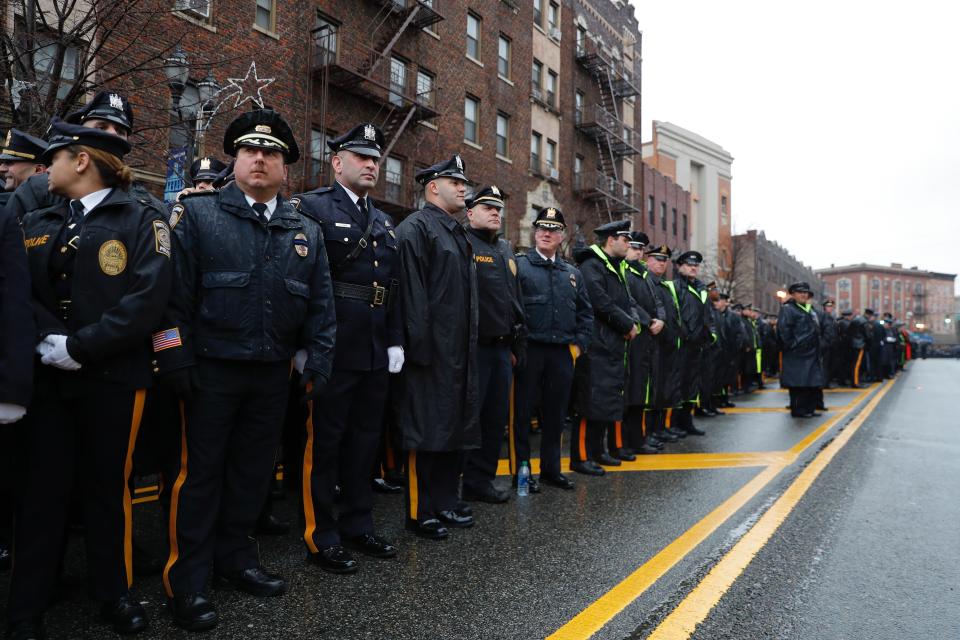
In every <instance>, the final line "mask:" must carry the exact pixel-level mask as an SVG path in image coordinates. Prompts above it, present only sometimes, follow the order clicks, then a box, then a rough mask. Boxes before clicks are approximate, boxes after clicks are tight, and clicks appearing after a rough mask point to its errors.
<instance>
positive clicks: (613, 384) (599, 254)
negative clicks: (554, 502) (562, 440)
mask: <svg viewBox="0 0 960 640" xmlns="http://www.w3.org/2000/svg"><path fill="white" fill-rule="evenodd" d="M593 232H594V234H595V235H596V236H597V238H598V242H597V243H596V244H593V245H591V246H590V247H589V248H588V249H585V250H582V251H580V252H579V254H578V255H576V256H575V259H577V260H578V262H579V266H580V271H581V273H583V279H584V283H585V284H586V285H587V294H588V295H589V296H590V304H591V305H592V306H593V336H592V339H591V340H590V346H589V347H587V351H586V353H585V354H584V355H583V356H582V357H581V358H580V359H579V360H578V361H577V368H576V372H575V384H576V393H577V415H578V416H579V417H580V420H578V421H577V424H575V432H576V433H575V435H574V436H573V437H571V438H570V468H571V469H572V470H573V471H576V472H578V473H584V474H587V475H593V476H600V475H603V474H604V469H603V466H612V467H617V466H620V464H621V462H620V461H621V460H630V459H632V458H633V456H629V455H624V454H623V453H622V452H620V451H619V449H617V450H615V451H611V452H607V451H606V449H605V439H606V435H607V433H608V432H609V431H613V432H614V437H616V433H617V429H620V430H621V439H620V442H621V443H622V421H623V413H624V407H625V405H624V390H625V387H626V381H627V350H628V347H629V344H630V341H631V340H633V339H634V338H635V337H636V336H637V334H638V332H639V331H638V329H637V323H638V317H637V312H636V308H635V307H636V303H635V302H634V301H633V298H631V297H630V292H629V290H628V288H627V283H626V279H625V276H624V273H623V272H622V270H621V264H622V262H623V260H624V259H625V258H626V256H627V250H628V249H629V248H630V221H629V220H617V221H614V222H608V223H606V224H604V225H601V226H599V227H597V228H595V229H594V230H593ZM618 445H619V446H622V445H621V444H619V443H618Z"/></svg>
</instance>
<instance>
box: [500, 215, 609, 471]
mask: <svg viewBox="0 0 960 640" xmlns="http://www.w3.org/2000/svg"><path fill="white" fill-rule="evenodd" d="M533 224H534V226H535V227H544V228H547V229H556V230H564V229H566V223H565V221H564V219H563V213H562V212H561V211H559V210H558V209H556V208H553V207H550V208H544V209H541V210H540V212H539V213H538V214H537V218H536V220H535V221H534V223H533ZM517 276H518V278H519V280H520V291H521V292H522V295H523V309H524V313H525V316H526V323H527V358H526V363H525V364H524V366H522V367H519V368H518V369H517V378H516V383H515V390H516V391H515V403H514V415H513V420H512V423H511V431H512V434H511V436H512V437H511V438H510V443H511V453H510V465H511V472H512V473H516V472H517V469H518V468H519V463H520V462H523V461H528V462H529V460H530V420H531V418H532V417H533V415H534V413H535V412H536V413H537V415H538V416H539V423H540V480H541V481H545V482H548V483H551V484H557V485H558V486H562V487H564V488H568V487H569V488H572V486H573V485H572V483H570V482H569V481H568V480H566V479H565V478H564V477H563V476H562V475H561V470H560V440H561V436H562V434H563V424H564V420H565V418H566V416H567V408H568V406H569V402H570V392H571V389H572V386H573V370H574V361H575V353H577V354H582V353H584V352H586V350H587V346H588V345H589V344H590V337H591V334H592V332H593V309H592V307H591V306H590V298H589V297H588V296H587V289H586V285H585V284H584V281H583V275H582V274H581V273H580V270H579V269H577V268H576V267H575V266H574V265H572V264H570V263H569V262H567V261H565V260H564V259H563V258H561V257H560V256H559V255H555V256H554V257H553V259H552V260H548V259H546V258H544V257H543V256H541V255H540V254H539V253H538V252H537V250H536V249H535V248H534V249H530V250H529V251H527V252H526V253H523V254H518V255H517Z"/></svg>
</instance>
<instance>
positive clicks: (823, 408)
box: [817, 404, 827, 411]
mask: <svg viewBox="0 0 960 640" xmlns="http://www.w3.org/2000/svg"><path fill="white" fill-rule="evenodd" d="M826 410H827V408H826V407H825V406H823V405H822V404H821V405H819V406H818V407H817V411H826Z"/></svg>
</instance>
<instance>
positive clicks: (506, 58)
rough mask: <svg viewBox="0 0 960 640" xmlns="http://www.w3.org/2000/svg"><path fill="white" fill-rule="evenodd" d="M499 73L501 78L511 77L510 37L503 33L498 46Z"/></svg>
mask: <svg viewBox="0 0 960 640" xmlns="http://www.w3.org/2000/svg"><path fill="white" fill-rule="evenodd" d="M497 73H498V74H500V77H501V78H507V79H508V80H509V79H510V38H508V37H506V36H505V35H503V34H500V42H499V45H498V47H497Z"/></svg>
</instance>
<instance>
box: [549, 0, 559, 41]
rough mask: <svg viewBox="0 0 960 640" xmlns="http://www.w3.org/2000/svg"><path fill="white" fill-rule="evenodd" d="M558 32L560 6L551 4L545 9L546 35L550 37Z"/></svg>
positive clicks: (554, 3)
mask: <svg viewBox="0 0 960 640" xmlns="http://www.w3.org/2000/svg"><path fill="white" fill-rule="evenodd" d="M559 31H560V5H558V4H557V3H556V2H551V3H550V5H549V6H548V7H547V33H549V34H550V35H551V36H552V35H553V34H555V33H557V32H559Z"/></svg>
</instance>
